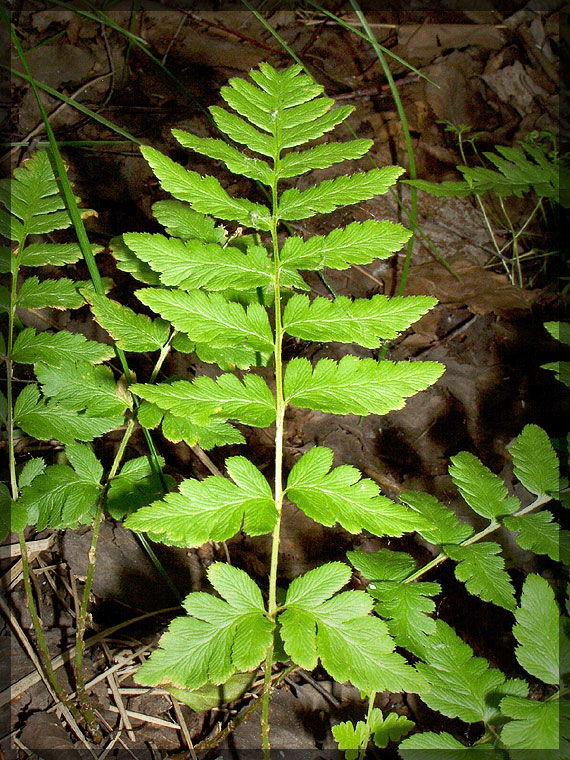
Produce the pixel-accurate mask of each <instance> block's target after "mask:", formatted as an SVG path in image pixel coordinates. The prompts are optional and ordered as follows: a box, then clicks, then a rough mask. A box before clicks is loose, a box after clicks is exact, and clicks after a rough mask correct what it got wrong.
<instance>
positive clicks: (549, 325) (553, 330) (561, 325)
mask: <svg viewBox="0 0 570 760" xmlns="http://www.w3.org/2000/svg"><path fill="white" fill-rule="evenodd" d="M544 326H545V328H546V329H547V331H548V332H549V333H550V335H552V337H553V338H554V340H557V341H559V342H560V343H563V344H564V345H565V346H570V324H569V323H568V322H545V323H544Z"/></svg>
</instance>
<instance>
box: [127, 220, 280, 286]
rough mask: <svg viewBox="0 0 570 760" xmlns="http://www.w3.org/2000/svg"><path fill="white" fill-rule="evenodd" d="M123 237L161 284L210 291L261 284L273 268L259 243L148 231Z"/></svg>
mask: <svg viewBox="0 0 570 760" xmlns="http://www.w3.org/2000/svg"><path fill="white" fill-rule="evenodd" d="M123 239H124V241H125V243H126V244H127V245H128V247H129V248H130V249H131V250H132V251H134V253H135V254H136V256H137V258H139V259H140V260H141V261H145V262H146V263H147V264H148V265H149V266H150V267H151V269H153V270H154V271H155V272H158V273H159V276H160V280H161V282H162V284H163V285H175V286H177V287H179V288H182V289H183V290H195V289H198V288H204V289H206V290H210V291H216V290H228V289H229V288H235V289H237V290H251V289H252V288H264V287H267V286H268V285H270V284H271V283H272V281H273V268H272V266H271V261H270V259H269V257H268V255H267V251H266V250H265V248H264V247H263V246H260V245H255V246H253V245H252V246H249V247H248V248H247V252H246V253H242V252H241V251H240V250H239V248H235V247H233V246H228V247H226V248H222V247H221V246H219V245H215V244H207V243H202V242H201V241H199V240H189V241H183V240H179V239H177V238H172V237H171V238H167V237H165V236H164V235H153V234H150V233H141V232H139V233H130V234H128V235H124V236H123Z"/></svg>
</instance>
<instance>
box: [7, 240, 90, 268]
mask: <svg viewBox="0 0 570 760" xmlns="http://www.w3.org/2000/svg"><path fill="white" fill-rule="evenodd" d="M102 250H103V247H102V246H100V245H92V246H91V253H92V254H93V255H94V256H95V255H96V254H98V253H100V252H101V251H102ZM82 256H83V254H82V252H81V248H80V246H79V245H78V244H77V243H33V244H32V245H27V246H26V247H25V248H24V249H23V250H22V251H21V252H20V254H19V256H18V259H19V264H20V266H21V267H43V266H52V267H61V266H64V265H65V264H75V262H76V261H79V260H80V259H81V258H82Z"/></svg>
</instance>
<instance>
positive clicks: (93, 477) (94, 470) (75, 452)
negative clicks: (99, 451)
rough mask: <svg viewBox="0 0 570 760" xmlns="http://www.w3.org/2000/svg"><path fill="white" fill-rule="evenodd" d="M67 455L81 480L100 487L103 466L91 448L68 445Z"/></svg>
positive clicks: (76, 444)
mask: <svg viewBox="0 0 570 760" xmlns="http://www.w3.org/2000/svg"><path fill="white" fill-rule="evenodd" d="M65 454H66V456H67V458H68V459H69V462H70V463H71V466H72V467H73V469H74V470H75V472H76V473H77V475H79V477H80V478H82V479H83V480H85V481H86V482H88V483H93V485H99V483H100V482H101V478H102V477H103V465H102V464H101V462H100V461H99V460H98V459H97V457H96V456H95V454H94V453H93V451H92V450H91V449H90V448H89V446H84V445H83V444H81V443H77V442H74V443H68V444H67V446H66V447H65Z"/></svg>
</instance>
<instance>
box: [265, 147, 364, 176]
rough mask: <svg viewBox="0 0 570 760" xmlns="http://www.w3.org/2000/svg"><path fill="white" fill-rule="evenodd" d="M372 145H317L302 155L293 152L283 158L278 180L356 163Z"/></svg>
mask: <svg viewBox="0 0 570 760" xmlns="http://www.w3.org/2000/svg"><path fill="white" fill-rule="evenodd" d="M372 145H373V141H372V140H351V141H349V142H345V143H337V142H333V143H327V144H325V145H317V146H315V147H314V148H310V149H309V150H304V151H302V152H301V153H298V152H296V151H292V152H291V153H287V154H286V155H285V156H282V157H281V160H280V161H279V168H278V169H277V178H278V179H287V178H290V177H300V176H301V175H302V174H306V173H307V172H310V171H312V170H313V169H328V168H329V167H330V166H334V165H335V164H338V163H340V162H341V161H355V160H357V159H359V158H362V156H364V155H366V153H368V151H369V150H370V148H371V147H372Z"/></svg>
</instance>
